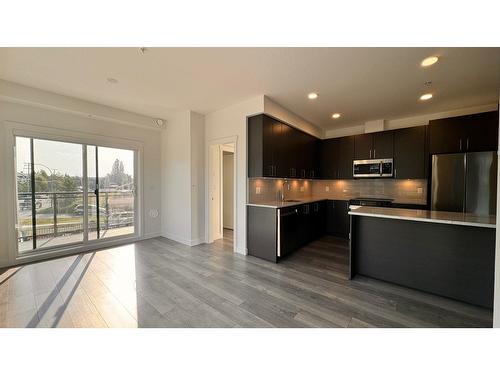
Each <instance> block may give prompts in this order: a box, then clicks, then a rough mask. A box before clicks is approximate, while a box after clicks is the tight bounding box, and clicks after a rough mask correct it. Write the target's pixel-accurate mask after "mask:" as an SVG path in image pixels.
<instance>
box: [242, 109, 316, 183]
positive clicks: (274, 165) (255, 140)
mask: <svg viewBox="0 0 500 375" xmlns="http://www.w3.org/2000/svg"><path fill="white" fill-rule="evenodd" d="M247 134H248V177H276V178H304V179H305V178H307V179H312V178H317V177H318V176H319V169H318V166H319V139H318V138H316V137H314V136H312V135H310V134H307V133H304V132H302V131H300V130H298V129H295V128H294V127H292V126H290V125H288V124H284V123H282V122H281V121H279V120H276V119H274V118H272V117H270V116H267V115H264V114H262V115H256V116H252V117H249V118H248V129H247Z"/></svg>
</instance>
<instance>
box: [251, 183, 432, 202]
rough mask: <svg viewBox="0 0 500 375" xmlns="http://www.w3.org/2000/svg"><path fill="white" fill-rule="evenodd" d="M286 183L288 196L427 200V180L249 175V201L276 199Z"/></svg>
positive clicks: (285, 188) (406, 200) (287, 197)
mask: <svg viewBox="0 0 500 375" xmlns="http://www.w3.org/2000/svg"><path fill="white" fill-rule="evenodd" d="M283 186H284V193H285V198H286V199H306V198H312V197H314V198H325V199H352V198H357V197H374V198H392V199H394V200H395V202H400V203H413V204H426V203H427V180H394V179H358V180H284V179H272V178H250V179H248V202H250V203H262V202H270V201H275V200H277V197H278V196H279V191H280V189H282V187H283Z"/></svg>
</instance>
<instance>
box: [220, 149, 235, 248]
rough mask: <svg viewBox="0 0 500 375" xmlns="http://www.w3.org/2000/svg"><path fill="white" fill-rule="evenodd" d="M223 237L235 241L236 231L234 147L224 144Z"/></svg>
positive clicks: (227, 240) (228, 240)
mask: <svg viewBox="0 0 500 375" xmlns="http://www.w3.org/2000/svg"><path fill="white" fill-rule="evenodd" d="M221 193H222V200H221V201H222V238H223V239H224V240H225V241H226V242H231V243H232V242H233V237H234V235H233V233H234V147H233V146H232V145H223V146H222V192H221Z"/></svg>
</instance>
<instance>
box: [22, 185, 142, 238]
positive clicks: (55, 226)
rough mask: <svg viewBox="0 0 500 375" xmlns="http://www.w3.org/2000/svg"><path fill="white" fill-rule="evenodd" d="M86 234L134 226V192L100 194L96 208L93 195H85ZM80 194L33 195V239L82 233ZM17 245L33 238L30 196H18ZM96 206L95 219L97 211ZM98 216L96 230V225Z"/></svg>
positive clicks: (29, 194)
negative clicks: (87, 232)
mask: <svg viewBox="0 0 500 375" xmlns="http://www.w3.org/2000/svg"><path fill="white" fill-rule="evenodd" d="M87 194H88V195H87V197H88V199H87V206H88V213H87V214H88V231H89V232H93V231H97V230H99V229H100V230H108V229H114V228H120V227H128V226H133V225H134V192H133V190H126V191H102V190H101V191H100V192H99V205H97V204H96V199H97V196H96V194H95V193H94V192H88V193H87ZM83 195H84V193H83V192H75V191H71V192H36V193H35V213H36V232H35V233H36V237H50V236H53V237H56V236H63V235H71V234H75V233H82V232H83V231H84V223H83V217H84V203H83ZM17 197H18V200H17V201H18V242H22V241H29V240H31V239H32V238H33V225H32V205H33V203H32V199H31V198H32V193H30V192H27V193H18V195H17ZM98 206H99V215H97V207H98ZM97 216H99V226H98V225H97Z"/></svg>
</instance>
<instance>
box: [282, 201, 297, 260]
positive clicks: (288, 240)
mask: <svg viewBox="0 0 500 375" xmlns="http://www.w3.org/2000/svg"><path fill="white" fill-rule="evenodd" d="M280 211H281V212H280V256H281V257H283V256H285V255H287V254H290V253H291V252H293V251H295V250H296V249H298V248H299V247H300V243H299V228H300V214H299V210H298V208H297V207H290V208H286V209H281V210H280Z"/></svg>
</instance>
